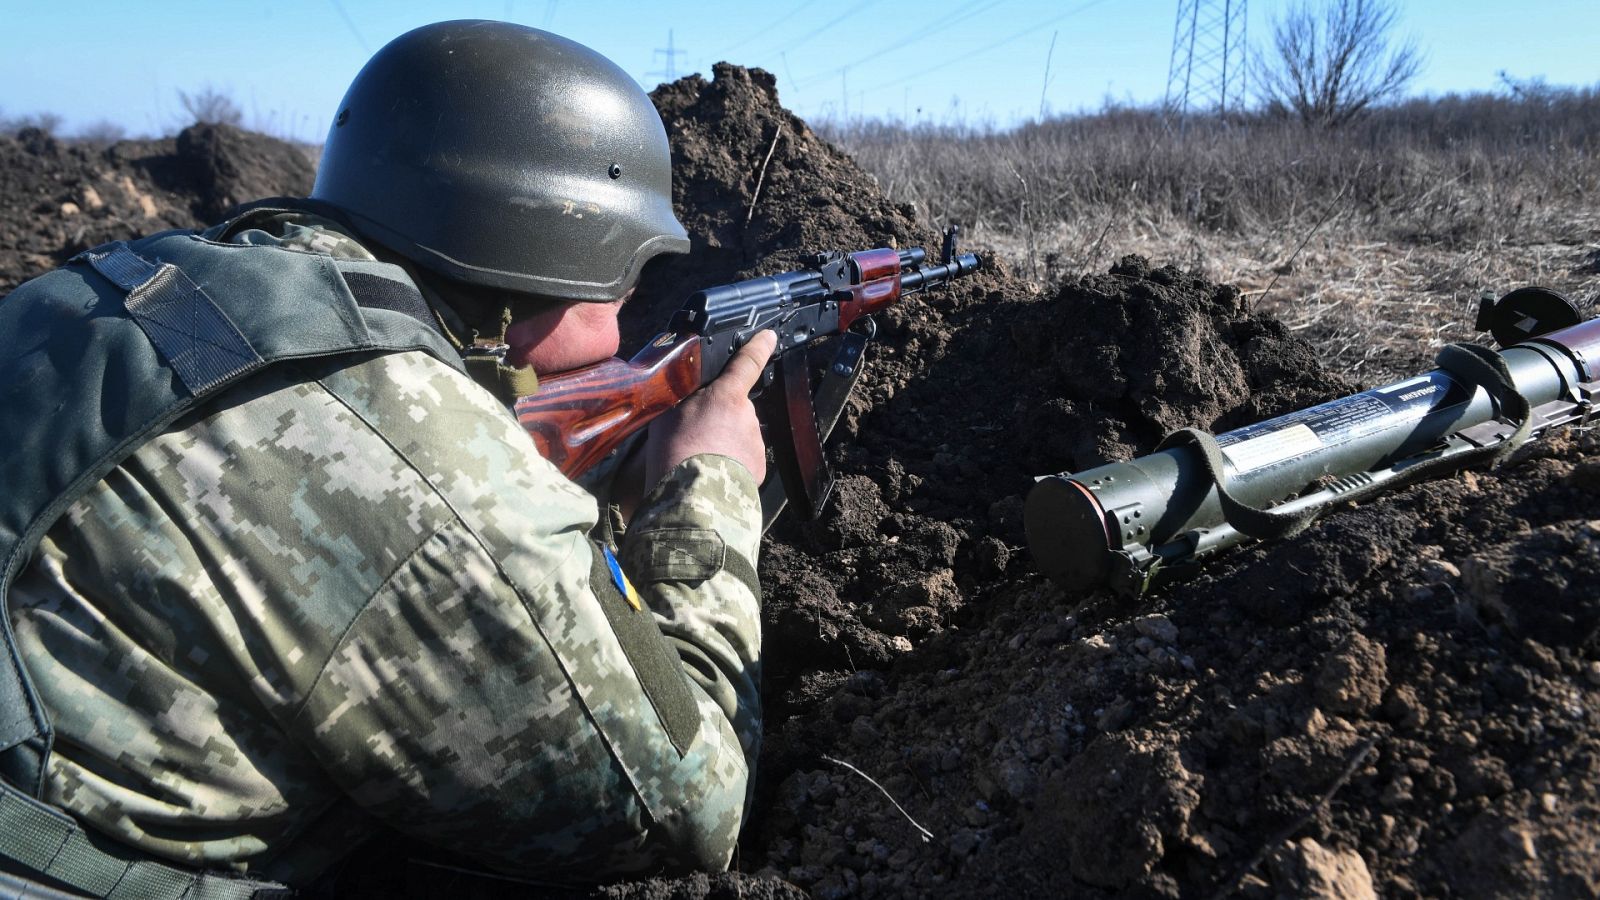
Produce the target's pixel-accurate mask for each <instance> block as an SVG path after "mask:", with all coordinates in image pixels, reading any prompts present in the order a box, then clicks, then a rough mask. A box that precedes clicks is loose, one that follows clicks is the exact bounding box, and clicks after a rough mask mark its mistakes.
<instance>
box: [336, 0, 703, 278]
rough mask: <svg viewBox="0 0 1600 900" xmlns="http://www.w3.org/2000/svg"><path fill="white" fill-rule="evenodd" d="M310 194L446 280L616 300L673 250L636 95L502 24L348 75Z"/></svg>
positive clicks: (570, 51) (674, 222) (399, 45)
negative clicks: (651, 264)
mask: <svg viewBox="0 0 1600 900" xmlns="http://www.w3.org/2000/svg"><path fill="white" fill-rule="evenodd" d="M311 196H312V197H314V198H316V199H318V200H323V201H326V202H329V203H332V204H334V205H335V206H338V207H340V208H341V209H343V210H344V211H345V212H346V213H348V214H349V216H350V217H351V218H352V219H353V220H354V222H353V224H355V225H356V226H357V227H358V228H359V229H361V230H362V231H363V233H364V234H366V235H367V236H368V237H370V238H372V239H374V240H376V241H378V242H379V243H382V244H383V245H385V246H386V247H388V248H389V249H391V250H393V251H395V252H397V253H400V254H401V255H403V256H406V257H408V258H410V259H411V260H413V261H415V262H416V263H418V264H419V265H421V266H423V267H424V268H426V269H429V270H431V271H433V272H436V273H438V274H440V275H443V276H445V277H447V278H452V279H456V280H459V281H463V282H467V283H468V284H474V285H482V286H486V287H492V288H500V289H505V290H509V291H516V292H522V293H529V294H536V295H540V296H543V297H553V298H559V299H565V300H597V301H606V300H614V299H616V298H617V297H620V296H621V295H622V294H623V292H625V291H626V290H627V289H628V288H629V287H631V286H632V285H633V284H634V282H635V281H636V279H637V278H638V275H639V269H640V268H641V267H642V266H643V265H644V264H645V262H647V261H648V260H649V259H650V258H651V257H653V256H655V255H657V254H659V253H685V252H687V251H688V249H689V239H688V236H687V235H686V234H685V233H684V230H683V225H682V224H680V223H679V222H678V219H677V217H676V216H674V215H673V212H672V159H671V153H670V151H669V149H668V147H667V133H666V130H665V129H664V128H663V127H662V125H661V118H660V116H659V114H657V112H656V110H655V107H654V106H653V105H652V104H651V103H650V98H649V97H648V96H646V95H645V93H644V91H643V90H642V89H641V88H640V87H639V85H638V84H637V83H636V82H635V81H634V80H633V79H632V78H631V77H629V76H628V74H627V73H625V72H623V71H622V70H621V69H620V68H618V67H617V66H616V64H614V63H612V62H611V61H610V60H608V59H606V58H605V57H603V56H601V55H600V54H598V53H596V52H594V51H593V50H590V49H589V48H588V47H585V46H583V45H582V44H578V43H574V42H573V41H569V40H567V39H566V38H563V37H559V36H557V35H554V34H550V33H549V32H545V31H540V30H538V29H536V28H526V27H524V26H521V25H514V24H511V23H508V22H490V21H480V20H466V21H455V22H439V23H436V24H433V25H426V26H423V27H422V28H418V29H415V30H413V31H409V32H407V33H405V34H403V35H401V36H399V37H397V38H395V39H394V40H393V41H390V42H389V43H388V44H387V45H386V46H385V47H384V48H383V49H382V50H379V51H378V53H377V55H375V56H373V57H372V59H371V60H370V61H368V63H367V64H366V66H365V67H363V68H362V70H361V72H360V74H358V75H356V79H355V81H354V82H353V83H352V84H351V85H350V90H349V91H348V92H346V94H345V97H344V102H343V103H342V104H340V106H339V112H338V114H337V115H336V116H335V118H334V122H333V127H332V128H331V129H330V130H329V132H328V141H327V143H326V144H325V145H324V146H323V149H322V162H321V165H320V166H319V168H318V170H317V181H316V186H315V187H314V188H313V189H312V192H311Z"/></svg>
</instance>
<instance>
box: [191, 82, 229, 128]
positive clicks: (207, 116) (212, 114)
mask: <svg viewBox="0 0 1600 900" xmlns="http://www.w3.org/2000/svg"><path fill="white" fill-rule="evenodd" d="M178 103H179V104H180V105H181V106H182V107H183V111H184V112H186V113H188V114H189V119H190V121H191V122H193V123H194V124H196V125H235V126H237V125H239V124H240V123H241V122H243V121H244V110H242V109H240V108H239V104H237V103H235V102H234V101H233V96H232V95H231V94H229V93H227V92H226V91H222V90H218V89H217V88H215V87H213V86H211V85H209V84H208V85H206V86H205V87H203V88H201V89H200V90H198V91H196V92H194V93H192V94H191V93H189V92H188V91H185V90H183V89H181V88H180V89H179V90H178Z"/></svg>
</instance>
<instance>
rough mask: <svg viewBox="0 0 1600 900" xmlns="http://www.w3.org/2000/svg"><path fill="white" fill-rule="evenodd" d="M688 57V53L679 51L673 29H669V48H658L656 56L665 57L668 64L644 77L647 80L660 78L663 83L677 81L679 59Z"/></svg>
mask: <svg viewBox="0 0 1600 900" xmlns="http://www.w3.org/2000/svg"><path fill="white" fill-rule="evenodd" d="M687 55H688V51H685V50H679V49H677V47H676V46H675V45H674V44H673V43H672V29H670V28H669V29H667V46H666V47H665V48H661V47H657V48H656V56H665V57H666V58H667V61H666V63H665V64H664V65H663V66H662V67H661V68H660V69H657V70H656V71H654V72H646V73H644V75H645V77H646V78H656V77H659V78H660V79H661V80H662V81H677V80H678V57H680V56H687Z"/></svg>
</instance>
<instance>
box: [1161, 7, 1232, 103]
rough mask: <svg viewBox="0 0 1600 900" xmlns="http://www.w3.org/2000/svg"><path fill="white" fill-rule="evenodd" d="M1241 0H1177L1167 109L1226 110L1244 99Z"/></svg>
mask: <svg viewBox="0 0 1600 900" xmlns="http://www.w3.org/2000/svg"><path fill="white" fill-rule="evenodd" d="M1246 20H1247V16H1246V11H1245V0H1178V21H1177V24H1175V25H1174V26H1173V28H1172V62H1171V64H1170V66H1169V67H1168V69H1167V99H1166V108H1167V111H1168V112H1169V113H1176V114H1179V115H1182V114H1183V113H1187V112H1191V111H1193V112H1215V113H1219V114H1220V113H1227V112H1232V111H1236V110H1239V109H1242V108H1243V107H1244V103H1245V87H1246V85H1245V62H1246V56H1245V52H1246V43H1245V22H1246Z"/></svg>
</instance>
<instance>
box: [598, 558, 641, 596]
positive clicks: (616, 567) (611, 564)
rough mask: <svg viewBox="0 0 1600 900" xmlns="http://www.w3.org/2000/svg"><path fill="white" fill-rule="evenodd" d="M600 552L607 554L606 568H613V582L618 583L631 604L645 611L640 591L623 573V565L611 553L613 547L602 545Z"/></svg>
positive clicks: (618, 588) (618, 586)
mask: <svg viewBox="0 0 1600 900" xmlns="http://www.w3.org/2000/svg"><path fill="white" fill-rule="evenodd" d="M600 552H601V553H602V554H604V555H605V558H606V568H608V569H610V570H611V583H612V584H614V585H616V586H617V590H618V591H619V592H620V593H621V594H622V596H624V597H626V598H627V599H628V605H629V606H632V607H633V608H634V609H636V610H638V611H640V612H643V611H644V604H643V603H642V602H640V600H639V592H638V591H636V590H634V589H633V585H632V584H631V583H629V581H628V576H627V575H624V574H623V573H622V566H621V564H619V563H618V562H617V558H616V557H615V556H612V555H611V548H610V547H604V546H602V547H601V548H600Z"/></svg>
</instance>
